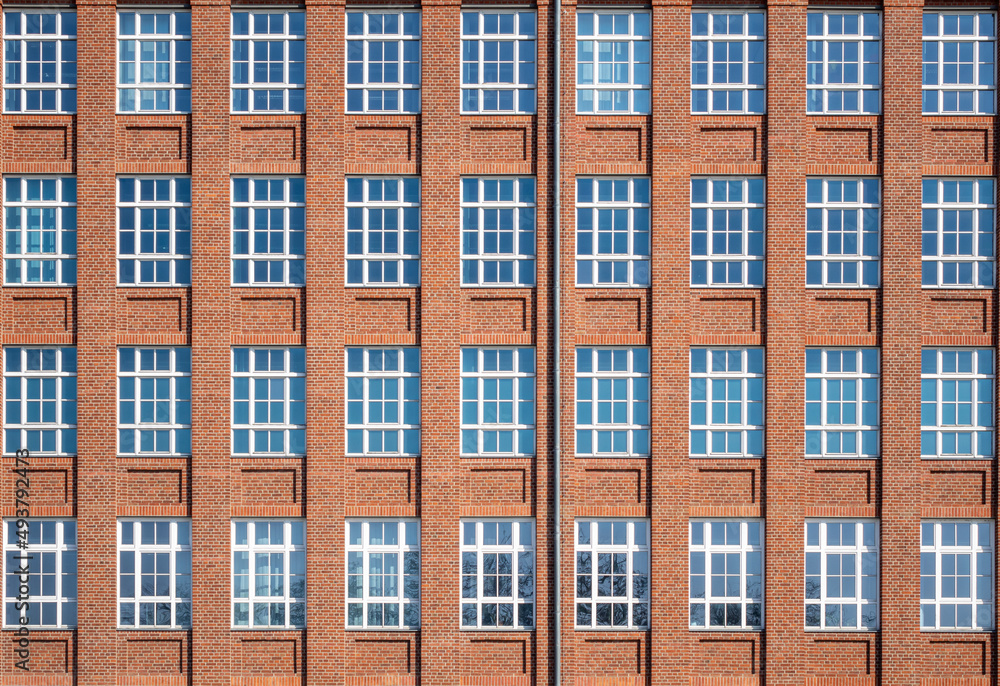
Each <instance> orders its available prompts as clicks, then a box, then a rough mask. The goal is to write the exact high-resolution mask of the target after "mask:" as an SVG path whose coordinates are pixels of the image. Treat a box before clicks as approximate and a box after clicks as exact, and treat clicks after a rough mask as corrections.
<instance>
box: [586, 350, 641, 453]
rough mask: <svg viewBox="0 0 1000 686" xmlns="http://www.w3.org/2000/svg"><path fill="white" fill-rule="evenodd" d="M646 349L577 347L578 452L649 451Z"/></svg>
mask: <svg viewBox="0 0 1000 686" xmlns="http://www.w3.org/2000/svg"><path fill="white" fill-rule="evenodd" d="M649 426H650V420H649V348H577V349H576V454H577V455H581V456H593V457H635V456H645V455H648V454H649Z"/></svg>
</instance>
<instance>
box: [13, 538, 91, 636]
mask: <svg viewBox="0 0 1000 686" xmlns="http://www.w3.org/2000/svg"><path fill="white" fill-rule="evenodd" d="M4 527H5V528H6V530H7V531H6V536H5V537H4V545H3V549H4V569H5V570H6V571H7V574H6V575H5V576H4V594H3V595H4V615H3V624H4V628H20V627H21V626H29V627H34V628H37V629H72V628H74V627H76V607H77V567H76V521H75V520H73V519H29V520H27V528H26V529H25V528H23V527H21V528H19V527H18V525H17V520H13V519H8V520H6V521H5V522H4ZM25 557H30V559H29V560H27V563H26V564H25V563H24V558H25ZM22 565H23V566H25V567H27V568H28V573H27V585H28V593H27V595H28V596H29V598H28V601H27V602H23V601H24V595H22V593H21V585H22V584H23V583H25V580H24V578H23V577H22V576H21V574H20V573H19V569H20V568H21V567H22ZM19 596H20V598H19ZM22 622H24V624H23V625H22Z"/></svg>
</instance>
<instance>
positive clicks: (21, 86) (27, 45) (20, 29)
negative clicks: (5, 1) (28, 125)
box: [3, 8, 76, 114]
mask: <svg viewBox="0 0 1000 686" xmlns="http://www.w3.org/2000/svg"><path fill="white" fill-rule="evenodd" d="M3 26H4V29H3V38H4V41H3V43H4V62H5V65H6V68H5V69H4V80H3V83H4V99H3V100H4V111H5V112H7V113H8V114H13V113H17V112H52V113H67V114H70V113H73V112H76V12H69V11H59V10H49V9H36V8H32V9H31V10H8V11H7V12H4V23H3Z"/></svg>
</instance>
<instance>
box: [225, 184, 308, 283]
mask: <svg viewBox="0 0 1000 686" xmlns="http://www.w3.org/2000/svg"><path fill="white" fill-rule="evenodd" d="M305 258H306V180H305V179H304V178H302V177H292V178H283V179H275V178H259V177H254V178H246V177H242V178H235V179H233V285H234V286H302V285H304V284H305V282H306V259H305Z"/></svg>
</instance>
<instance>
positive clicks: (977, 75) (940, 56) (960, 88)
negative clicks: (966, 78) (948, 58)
mask: <svg viewBox="0 0 1000 686" xmlns="http://www.w3.org/2000/svg"><path fill="white" fill-rule="evenodd" d="M946 16H949V17H956V16H957V17H958V18H959V19H958V21H961V17H968V16H971V17H972V23H973V27H972V31H973V32H972V34H964V35H959V34H957V33H951V34H947V35H946V34H945V33H944V30H945V27H944V23H945V17H946ZM984 17H989V20H990V24H991V26H992V27H993V30H992V32H991V33H987V34H984V35H982V36H981V35H979V31H980V28H979V25H980V24H981V23H982V19H983V18H984ZM996 21H997V15H996V13H995V12H983V11H975V10H973V11H962V10H956V9H951V8H949V9H938V10H933V11H925V12H924V16H923V30H922V31H921V34H922V36H923V46H922V47H923V50H922V54H923V56H922V69H921V79H920V81H921V84H922V86H921V88H922V91H923V97H922V105H921V110H922V112H923V114H924V116H937V115H942V116H956V115H957V116H976V115H988V116H992V115H993V114H994V113H995V111H996V45H997V40H996V39H997V29H996ZM929 24H934V25H935V27H934V34H933V35H928V28H929ZM945 43H958V44H962V43H972V45H973V48H972V50H973V57H972V72H973V83H972V84H959V83H944V44H945ZM983 43H985V44H987V48H988V51H989V53H990V54H989V58H990V59H989V61H980V60H979V53H980V50H981V48H982V46H981V44H983ZM929 45H936V48H935V49H934V53H935V54H934V55H933V57H934V59H933V60H927V57H928V56H929V55H928V52H929V50H928V46H929ZM935 62H936V68H937V82H936V83H927V81H928V80H929V76H928V75H927V67H926V65H928V64H934V63H935ZM956 64H957V63H956ZM983 73H985V74H987V75H988V78H989V80H990V81H991V83H980V80H981V78H982V75H983ZM946 92H951V93H955V100H956V106H957V104H958V100H959V98H960V96H961V94H962V93H969V92H971V93H972V100H973V104H972V109H971V110H960V109H954V110H945V109H944V102H943V100H944V97H943V96H944V94H945V93H946ZM928 94H933V95H928ZM934 96H936V97H934ZM931 97H933V100H934V107H933V108H928V100H929V99H930V98H931Z"/></svg>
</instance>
